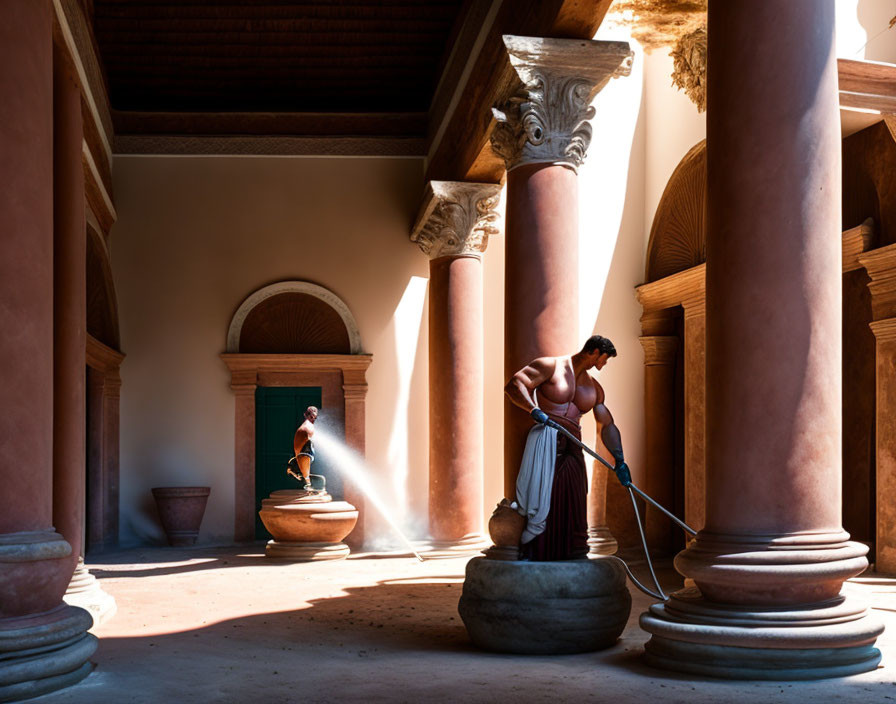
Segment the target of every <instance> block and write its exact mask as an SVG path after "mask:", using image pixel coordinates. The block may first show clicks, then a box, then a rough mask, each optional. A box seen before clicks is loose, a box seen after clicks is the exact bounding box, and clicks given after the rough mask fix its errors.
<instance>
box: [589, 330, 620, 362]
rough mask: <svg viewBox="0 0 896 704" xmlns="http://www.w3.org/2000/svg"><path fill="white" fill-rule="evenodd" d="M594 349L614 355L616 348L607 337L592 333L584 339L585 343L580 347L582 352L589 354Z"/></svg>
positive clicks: (610, 355) (609, 355)
mask: <svg viewBox="0 0 896 704" xmlns="http://www.w3.org/2000/svg"><path fill="white" fill-rule="evenodd" d="M594 350H598V351H599V352H600V353H601V354H605V355H607V356H608V357H615V356H616V348H615V347H614V346H613V343H612V342H610V340H609V339H608V338H606V337H601V336H600V335H592V336H591V337H589V338H588V339H587V340H585V345H584V346H583V347H582V352H585V353H586V354H591V353H592V352H594Z"/></svg>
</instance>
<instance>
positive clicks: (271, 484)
mask: <svg viewBox="0 0 896 704" xmlns="http://www.w3.org/2000/svg"><path fill="white" fill-rule="evenodd" d="M308 406H317V407H318V408H320V409H321V412H323V409H322V408H321V390H320V387H319V386H312V387H301V388H298V387H279V386H278V387H273V386H259V387H258V388H257V389H256V390H255V537H256V538H257V539H265V540H268V539H270V538H271V534H270V533H268V531H267V529H265V527H264V524H263V523H262V522H261V518H260V517H259V516H258V512H259V511H260V510H261V501H262V499H266V498H268V496H270V494H271V492H272V491H277V490H278V489H298V488H299V483H298V482H297V481H296V480H295V479H294V478H293V477H291V476H290V475H288V474H287V473H286V464H287V462H289V460H290V458H291V457H292V456H293V447H292V438H293V435H295V432H296V428H298V427H299V426H300V425H301V424H302V422H303V421H304V414H305V409H306V408H308ZM322 469H323V467H322V466H321V464H320V461H319V458H315V460H314V464H313V465H312V467H311V471H312V472H313V473H314V474H327V473H326V472H324V471H321V470H322ZM328 488H329V487H328Z"/></svg>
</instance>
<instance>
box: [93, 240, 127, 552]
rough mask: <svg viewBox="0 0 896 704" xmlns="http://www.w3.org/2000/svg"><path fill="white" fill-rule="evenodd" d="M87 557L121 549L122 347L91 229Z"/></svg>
mask: <svg viewBox="0 0 896 704" xmlns="http://www.w3.org/2000/svg"><path fill="white" fill-rule="evenodd" d="M86 255H87V272H86V287H87V292H86V294H87V296H86V297H87V321H86V323H87V347H86V350H85V361H86V363H87V471H86V475H87V488H86V490H87V494H86V501H87V510H86V530H85V548H86V550H87V552H88V553H89V552H92V551H96V550H103V549H109V548H114V547H116V546H117V545H118V524H119V513H118V504H119V489H118V487H119V404H120V397H121V373H120V368H121V363H122V361H124V355H123V354H122V353H121V352H120V351H119V348H120V345H121V342H120V337H119V327H118V302H117V299H116V295H115V284H114V282H113V280H112V268H111V266H110V262H109V252H108V249H107V248H106V243H105V240H104V239H103V235H102V234H100V232H99V231H98V230H96V229H95V228H94V227H91V226H90V225H88V227H87V252H86Z"/></svg>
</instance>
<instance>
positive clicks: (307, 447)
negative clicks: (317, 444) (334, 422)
mask: <svg viewBox="0 0 896 704" xmlns="http://www.w3.org/2000/svg"><path fill="white" fill-rule="evenodd" d="M317 414H318V410H317V408H316V407H315V406H308V408H306V409H305V421H304V422H303V423H302V424H301V425H300V426H299V427H298V429H297V430H296V434H295V436H294V437H293V439H292V447H293V450H294V451H295V460H296V463H297V464H298V466H299V471H300V472H301V473H302V476H301V479H304V480H305V488H307V489H310V488H311V463H312V462H313V461H314V445H312V444H311V437H312V436H313V435H314V421H316V420H317ZM290 464H292V463H291V462H290ZM286 471H287V472H288V473H289V474H291V475H292V476H294V477H295V478H296V479H299V478H300V477H299V476H298V475H297V474H296V473H295V472H293V471H292V468H291V467H289V468H287V470H286Z"/></svg>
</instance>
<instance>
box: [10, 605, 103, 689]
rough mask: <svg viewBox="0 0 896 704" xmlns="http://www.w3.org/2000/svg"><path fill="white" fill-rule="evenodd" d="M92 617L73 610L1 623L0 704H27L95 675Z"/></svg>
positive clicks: (62, 608) (60, 609)
mask: <svg viewBox="0 0 896 704" xmlns="http://www.w3.org/2000/svg"><path fill="white" fill-rule="evenodd" d="M92 624H93V619H92V618H91V616H90V614H89V613H87V612H86V611H85V610H84V609H79V608H77V607H75V606H69V605H68V604H60V605H59V606H58V607H57V608H55V609H52V610H51V611H47V612H44V613H42V614H33V615H30V616H23V617H21V618H9V619H3V620H0V701H2V702H6V701H13V700H18V699H28V698H30V697H36V696H39V695H41V694H46V693H48V692H53V691H55V690H57V689H62V688H63V687H68V686H69V685H73V684H75V683H76V682H80V681H81V680H82V679H84V677H86V676H87V675H88V674H90V672H91V670H92V669H93V665H92V663H90V662H89V658H90V656H91V655H93V653H94V652H95V651H96V648H97V643H98V641H97V639H96V637H95V636H94V635H92V634H90V633H87V629H89V628H90V627H91V625H92Z"/></svg>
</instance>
